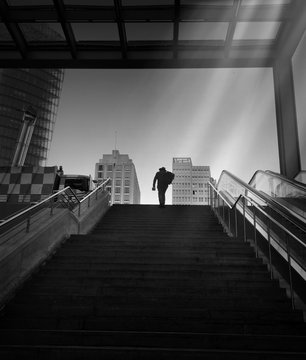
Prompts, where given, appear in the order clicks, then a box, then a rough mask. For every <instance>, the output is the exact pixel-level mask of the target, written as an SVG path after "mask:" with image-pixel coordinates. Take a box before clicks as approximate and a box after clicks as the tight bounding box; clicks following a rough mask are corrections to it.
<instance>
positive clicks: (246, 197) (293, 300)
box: [209, 182, 306, 308]
mask: <svg viewBox="0 0 306 360" xmlns="http://www.w3.org/2000/svg"><path fill="white" fill-rule="evenodd" d="M209 186H210V187H211V188H212V189H213V191H215V193H216V194H217V196H218V197H221V198H222V200H223V201H224V202H225V203H226V204H227V206H228V207H229V208H230V209H231V210H232V209H233V208H235V210H236V209H237V204H238V201H239V200H240V199H244V201H243V217H244V230H243V232H244V241H246V227H245V218H246V216H245V201H247V202H249V203H250V204H252V206H254V207H255V208H256V209H258V210H259V211H260V212H261V213H262V214H263V215H264V216H265V217H267V218H268V219H269V221H272V222H273V223H274V224H275V225H276V226H277V227H278V228H279V229H281V230H282V231H284V232H285V233H286V247H284V245H283V244H281V243H280V242H279V241H277V240H276V239H275V238H274V240H275V241H276V243H277V244H278V246H281V248H282V249H283V250H284V251H285V253H286V255H287V262H288V271H289V285H290V297H291V303H292V308H295V299H294V290H293V281H292V264H291V262H292V259H293V260H294V261H295V262H296V264H298V266H300V268H301V269H303V271H305V266H304V264H301V263H300V262H299V261H298V260H297V259H296V258H294V257H293V256H292V255H291V248H292V247H291V248H290V245H289V242H288V241H287V237H288V236H290V238H292V239H293V240H295V241H296V242H298V244H299V245H301V246H302V247H304V248H306V244H305V243H304V242H303V241H301V240H300V239H299V238H298V237H297V236H296V235H295V234H293V233H292V232H291V231H290V230H288V229H287V228H286V227H284V226H283V225H282V224H281V223H280V222H279V221H278V220H276V219H275V218H273V217H272V216H270V215H269V214H268V213H267V212H266V211H265V210H263V209H262V207H261V205H260V204H258V203H257V202H256V201H255V200H254V199H252V198H250V197H248V196H246V195H244V194H241V195H240V196H239V198H238V200H237V201H236V202H235V204H233V205H231V204H230V203H229V202H228V201H227V200H226V199H225V197H224V196H223V195H222V194H221V192H220V191H219V190H218V189H216V187H215V186H214V185H213V184H212V183H210V182H209ZM211 205H212V200H211ZM268 205H270V204H268ZM235 215H236V213H235ZM229 219H230V216H229ZM223 220H224V219H223ZM224 223H225V221H224ZM256 224H258V221H257V222H256V215H255V212H254V224H253V225H254V237H255V239H254V242H255V248H256V249H255V251H256V257H257V256H258V245H257V238H256V230H257V229H256ZM236 227H237V221H236ZM229 228H230V223H229ZM266 231H267V236H268V242H269V262H270V272H271V278H273V272H272V259H271V238H270V237H271V234H270V223H268V225H267V230H266ZM304 232H305V231H304ZM236 236H237V228H236Z"/></svg>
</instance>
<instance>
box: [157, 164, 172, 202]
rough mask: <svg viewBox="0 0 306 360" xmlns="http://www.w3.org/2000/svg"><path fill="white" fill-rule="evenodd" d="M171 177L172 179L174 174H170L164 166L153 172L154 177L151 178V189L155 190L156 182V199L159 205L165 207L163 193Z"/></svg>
mask: <svg viewBox="0 0 306 360" xmlns="http://www.w3.org/2000/svg"><path fill="white" fill-rule="evenodd" d="M173 179H174V174H172V173H171V172H170V171H166V169H165V168H164V167H161V168H160V169H159V171H158V172H157V173H156V174H155V177H154V179H153V187H152V190H153V191H155V184H156V182H157V190H158V199H159V206H160V207H165V200H166V196H165V194H166V191H167V188H168V185H169V184H171V182H172V180H173Z"/></svg>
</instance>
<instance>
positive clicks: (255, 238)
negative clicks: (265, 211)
mask: <svg viewBox="0 0 306 360" xmlns="http://www.w3.org/2000/svg"><path fill="white" fill-rule="evenodd" d="M253 209H254V214H253V221H254V222H253V226H254V242H255V254H256V257H257V258H258V246H257V233H256V207H255V206H253Z"/></svg>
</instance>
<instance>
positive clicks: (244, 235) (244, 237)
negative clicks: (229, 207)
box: [243, 197, 246, 242]
mask: <svg viewBox="0 0 306 360" xmlns="http://www.w3.org/2000/svg"><path fill="white" fill-rule="evenodd" d="M245 201H246V200H245V197H244V198H243V239H244V242H246V224H245Z"/></svg>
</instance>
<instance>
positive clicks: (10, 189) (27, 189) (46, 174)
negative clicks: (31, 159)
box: [0, 166, 58, 203]
mask: <svg viewBox="0 0 306 360" xmlns="http://www.w3.org/2000/svg"><path fill="white" fill-rule="evenodd" d="M57 171H58V168H57V166H49V167H43V166H40V167H37V166H35V167H33V166H30V167H26V166H23V167H20V166H18V167H3V166H2V167H0V202H9V203H19V202H35V201H40V200H43V199H44V198H46V197H48V196H49V195H50V194H52V190H53V186H54V181H55V177H56V173H57Z"/></svg>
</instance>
